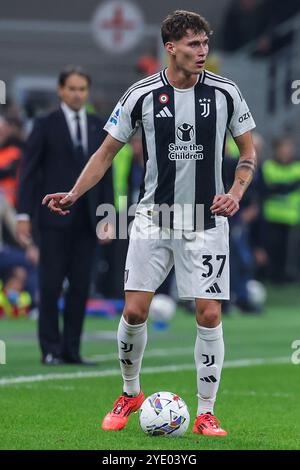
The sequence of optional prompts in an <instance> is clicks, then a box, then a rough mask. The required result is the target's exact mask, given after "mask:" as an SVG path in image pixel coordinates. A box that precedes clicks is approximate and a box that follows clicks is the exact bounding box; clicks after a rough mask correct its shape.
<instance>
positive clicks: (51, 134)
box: [18, 109, 113, 231]
mask: <svg viewBox="0 0 300 470" xmlns="http://www.w3.org/2000/svg"><path fill="white" fill-rule="evenodd" d="M87 128H88V157H87V158H89V157H90V156H91V155H92V154H93V153H94V152H95V151H96V150H97V148H98V147H99V146H100V144H101V143H102V141H103V140H104V138H105V136H106V132H105V131H104V130H103V122H102V121H101V120H100V119H99V118H98V117H97V116H95V115H90V114H88V115H87ZM81 170H82V166H81V165H80V163H79V161H78V158H77V157H76V154H75V150H74V146H73V142H72V138H71V135H70V132H69V128H68V125H67V122H66V119H65V116H64V113H63V111H62V110H61V109H58V110H56V111H53V112H51V113H50V114H48V115H47V116H44V117H41V118H38V119H37V120H36V122H35V125H34V128H33V130H32V132H31V134H30V136H29V138H28V140H27V143H26V146H25V151H24V155H23V158H22V162H21V172H20V183H19V195H18V213H19V214H28V215H29V216H30V217H31V218H35V217H37V218H36V220H37V226H38V228H39V229H43V228H44V229H45V228H56V229H58V228H63V227H67V226H69V225H70V224H71V223H72V221H73V218H74V216H75V213H76V211H77V210H79V207H83V204H82V203H80V204H78V203H76V204H74V207H71V213H70V214H69V215H68V216H66V217H59V216H57V215H55V214H53V213H51V212H50V211H49V209H48V208H47V207H45V206H42V205H41V202H42V198H43V196H45V195H46V194H48V193H56V192H65V191H69V190H70V189H71V188H72V187H73V185H74V183H75V181H76V179H77V178H78V176H79V174H80V172H81ZM81 200H86V204H87V206H88V212H89V221H90V228H91V230H93V231H95V226H96V223H97V222H98V221H99V218H97V217H96V208H97V206H98V205H99V204H102V203H110V204H113V183H112V171H111V169H109V170H108V171H107V173H106V175H105V176H104V178H103V179H102V180H101V182H100V183H99V184H97V185H96V186H94V187H93V188H92V189H91V190H90V191H88V193H87V194H85V195H84V196H82V198H81Z"/></svg>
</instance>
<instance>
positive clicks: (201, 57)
mask: <svg viewBox="0 0 300 470" xmlns="http://www.w3.org/2000/svg"><path fill="white" fill-rule="evenodd" d="M208 43H209V39H208V36H207V34H206V33H205V32H204V31H203V33H198V34H195V33H193V31H191V30H190V29H188V30H187V33H186V35H185V36H184V37H183V38H181V39H180V40H179V41H173V42H172V43H168V44H172V48H168V50H169V52H170V53H171V55H172V56H173V57H174V58H175V61H176V66H177V68H178V69H181V70H182V71H184V72H185V73H188V74H199V73H201V72H202V70H203V68H204V65H205V61H206V58H207V55H208V50H209V46H208Z"/></svg>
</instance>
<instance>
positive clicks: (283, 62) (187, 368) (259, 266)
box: [0, 0, 300, 449]
mask: <svg viewBox="0 0 300 470" xmlns="http://www.w3.org/2000/svg"><path fill="white" fill-rule="evenodd" d="M181 8H184V9H186V10H191V11H196V12H199V13H201V14H202V15H204V16H205V17H207V18H208V20H209V21H210V23H211V25H212V28H213V30H214V35H213V38H212V40H211V52H210V59H209V61H208V65H207V67H208V68H209V69H210V70H212V71H213V72H215V73H218V74H220V75H223V76H226V77H228V78H230V79H232V80H234V81H236V82H237V83H238V85H239V86H240V88H241V89H242V91H243V94H244V95H245V97H246V99H247V102H248V104H249V107H250V109H251V111H252V113H253V116H254V119H255V121H256V124H257V129H256V130H255V133H254V138H255V144H256V148H257V152H258V157H259V170H258V172H257V176H256V178H255V181H254V183H253V185H252V187H251V188H250V190H249V191H248V193H247V195H246V197H245V199H244V201H243V203H242V206H241V210H240V212H239V215H237V216H236V217H234V218H233V220H232V221H231V245H232V246H231V249H232V263H231V271H232V272H231V276H232V301H231V302H230V303H227V304H225V305H224V314H225V317H224V324H225V335H227V336H225V340H226V344H227V357H226V359H227V360H228V368H227V369H225V370H224V375H223V377H224V385H222V388H221V392H220V398H219V402H220V405H219V410H221V415H222V416H224V420H225V421H226V419H227V422H226V425H228V427H229V428H230V427H232V429H233V436H232V437H230V438H229V439H228V441H227V443H226V444H224V443H217V444H216V443H211V442H209V443H208V441H206V440H205V441H201V443H200V442H199V439H198V438H196V437H195V436H192V435H191V434H190V435H189V436H188V438H184V440H183V441H181V444H178V443H176V444H172V445H173V448H178V449H179V448H185V449H189V448H190V449H194V448H195V449H196V448H199V446H201V448H260V449H262V448H275V449H276V448H290V449H291V448H298V449H299V448H300V446H299V441H298V442H297V440H296V439H295V435H296V433H298V434H299V431H300V429H299V424H297V419H296V414H297V413H298V415H299V409H298V410H297V411H296V407H297V400H298V401H299V378H297V373H298V369H297V368H296V367H295V364H297V363H298V362H300V361H299V360H298V356H295V355H294V360H293V362H294V364H292V360H291V357H292V354H293V351H294V350H293V346H292V344H296V345H295V347H294V349H296V347H297V344H298V343H295V341H297V340H300V329H299V324H300V322H299V313H300V289H299V281H300V153H299V144H300V133H299V117H300V103H299V101H300V99H299V98H300V96H299V95H300V94H299V93H298V94H297V88H298V89H299V87H300V61H299V53H300V4H299V2H298V1H294V0H285V1H284V2H278V1H275V0H210V1H201V2H200V1H199V2H196V1H195V0H194V1H193V0H185V1H184V2H182V1H181V2H180V1H179V0H172V1H171V0H165V1H164V2H159V1H157V0H152V1H151V2H144V1H138V0H136V1H135V2H131V1H130V0H127V1H126V2H125V1H124V2H123V1H102V2H101V1H97V0H88V1H86V2H84V4H83V2H81V1H74V0H72V1H70V0H65V1H64V2H59V1H58V0H52V2H43V3H41V2H40V1H38V0H27V1H26V2H21V1H18V0H10V1H9V2H2V5H1V17H0V44H1V47H0V64H1V66H0V80H2V81H4V82H5V84H6V99H5V100H4V99H2V97H1V105H0V340H2V341H4V342H5V343H6V362H7V363H6V365H4V364H2V365H0V395H1V397H2V398H1V400H2V403H3V406H1V411H0V415H2V416H1V422H3V423H4V426H1V430H0V436H1V438H0V448H2V449H22V448H24V449H25V448H32V449H38V448H102V449H108V448H110V449H114V448H116V449H125V448H160V447H159V446H160V445H161V444H160V443H155V446H157V447H153V446H154V444H153V442H152V441H151V442H149V440H148V439H147V438H146V437H144V436H139V438H136V437H134V438H133V437H132V436H135V434H136V433H132V435H131V437H130V432H131V431H130V430H133V429H134V430H136V432H137V421H136V422H134V423H133V424H132V425H131V426H132V427H131V428H130V427H129V428H128V430H127V429H126V433H125V434H124V435H125V436H126V439H127V441H126V443H125V441H124V440H122V439H121V440H120V438H118V439H116V438H114V437H109V438H108V437H104V435H103V433H102V432H101V431H100V430H99V422H100V419H101V417H102V416H103V414H104V412H105V410H106V408H107V407H109V405H110V398H111V397H110V390H111V389H112V387H114V388H115V389H116V390H117V389H118V386H119V385H118V384H119V379H118V377H115V375H117V373H118V371H117V362H116V358H117V356H116V354H115V331H116V325H117V321H118V317H119V315H120V313H121V311H122V306H123V294H122V279H123V270H124V261H125V254H126V248H127V242H126V241H122V240H114V241H113V243H112V244H111V245H109V246H104V247H100V246H99V249H98V253H97V257H96V259H95V266H94V275H93V281H92V284H91V291H90V300H89V302H88V305H87V315H88V317H89V318H88V319H87V322H86V333H85V335H84V338H83V350H84V352H85V353H86V355H89V356H91V357H96V358H98V360H99V367H98V369H96V370H95V372H90V373H87V372H85V373H84V374H85V375H84V374H83V375H82V376H80V368H79V367H76V366H73V367H70V366H66V368H65V369H59V370H58V369H55V373H53V374H52V370H51V374H50V372H49V370H45V368H43V367H42V366H41V365H40V362H39V361H40V358H39V353H38V346H37V342H36V339H35V330H36V319H37V316H38V291H37V289H36V281H35V276H36V270H37V257H36V253H26V254H25V253H24V255H27V256H28V257H29V260H30V263H31V266H30V267H28V268H26V269H25V270H24V267H23V268H22V267H20V266H19V265H18V263H16V265H15V266H14V267H13V269H12V268H11V267H10V269H9V270H7V269H6V268H5V264H3V263H2V262H1V256H2V255H1V253H2V250H4V249H7V247H9V248H12V249H13V248H14V249H16V250H19V249H20V248H19V246H18V243H17V242H16V240H15V239H14V224H15V203H16V193H17V185H18V169H19V164H20V161H21V158H22V151H23V148H24V143H25V142H26V138H27V136H28V134H29V133H30V131H31V129H32V125H33V121H34V119H35V117H37V116H40V115H41V114H43V113H46V112H48V111H49V110H51V109H54V108H55V106H57V104H58V101H57V95H56V86H57V76H58V73H59V71H60V70H61V69H62V68H64V67H65V66H66V65H67V64H79V65H81V66H82V67H83V68H84V69H86V70H87V72H88V73H90V75H91V76H92V80H93V86H92V92H91V98H90V103H89V105H88V111H89V112H92V113H94V112H95V113H98V114H100V116H102V117H103V118H104V119H106V118H107V117H108V116H109V114H110V112H111V110H112V108H113V106H114V104H115V103H116V101H117V100H118V98H119V97H120V96H121V95H122V94H123V92H124V91H125V90H126V88H128V86H129V85H130V84H132V83H133V82H135V81H137V80H138V79H140V78H142V77H144V76H147V75H151V74H152V73H155V72H156V71H157V70H159V69H160V68H162V67H164V66H165V65H166V57H165V54H164V50H163V48H162V46H161V40H160V23H161V21H162V19H163V18H164V17H165V16H166V15H167V14H168V13H169V12H171V11H173V10H175V9H181ZM297 81H298V82H297ZM141 152H142V151H141V138H140V136H139V135H137V136H135V137H134V138H133V140H132V142H131V143H130V144H129V145H128V146H127V147H126V150H125V151H124V152H123V154H122V155H120V158H119V159H118V158H116V160H115V162H114V167H113V174H114V189H115V205H116V208H117V210H118V211H119V212H122V210H123V208H122V206H121V205H120V204H119V199H118V198H119V196H124V195H126V196H128V198H129V201H130V202H135V201H136V198H137V193H138V189H139V185H140V182H141V178H142V174H143V169H142V161H143V159H142V153H141ZM237 157H238V155H237V150H236V147H235V145H234V142H233V141H232V140H231V138H230V136H228V141H227V147H226V164H225V166H226V173H227V179H228V184H230V181H231V179H232V177H233V173H234V168H235V165H236V161H237ZM124 159H125V162H126V163H125V167H124ZM121 162H123V163H121ZM64 189H67V188H62V190H64ZM37 203H38V201H37ZM36 236H37V239H38V233H37V234H36ZM66 285H67V280H66ZM11 286H14V288H13V290H14V292H15V294H14V296H12V295H9V291H10V288H11ZM159 292H160V293H162V294H164V295H167V296H169V297H172V298H173V299H174V300H175V302H177V313H176V315H175V317H174V318H173V320H172V321H171V322H170V323H167V322H165V321H164V320H165V319H164V316H163V312H162V318H159V321H158V322H157V321H155V320H153V321H152V323H151V337H150V342H149V345H148V349H149V352H148V357H147V355H146V358H145V367H146V369H147V372H146V373H145V376H144V380H145V392H146V393H147V392H149V393H147V394H150V393H152V392H154V391H155V390H156V389H163V388H167V389H171V388H174V390H175V391H176V392H177V393H178V394H182V395H183V398H184V399H185V400H186V401H187V402H188V403H193V401H195V393H196V391H195V390H194V388H195V386H194V385H193V383H194V382H193V381H194V375H193V374H194V373H193V371H192V348H193V344H192V343H193V341H192V343H191V342H190V338H191V336H192V337H193V334H194V333H193V331H194V330H193V328H194V320H193V318H192V315H191V312H192V310H193V305H191V304H189V303H181V302H178V299H177V293H176V286H175V285H174V278H173V276H172V274H171V276H170V277H169V278H168V280H167V281H166V282H165V283H164V285H163V286H162V288H161V289H160V291H159ZM63 294H64V292H62V299H61V302H62V304H63ZM151 341H152V344H151ZM299 343H300V341H299ZM178 344H180V348H181V349H180V348H178V347H177V345H178ZM175 346H176V347H175ZM298 347H299V344H298ZM184 350H185V352H183V351H184ZM2 359H3V358H2ZM238 360H244V363H242V362H238ZM235 361H236V362H235ZM247 361H248V362H247ZM2 362H4V361H3V360H2ZM113 364H115V365H114V366H113ZM158 365H159V366H160V367H162V369H161V370H160V372H163V373H160V374H158V372H159V371H158V369H157V367H158ZM174 366H178V370H177V369H176V368H175V369H172V367H174ZM181 366H182V368H181ZM112 367H115V369H116V370H115V369H114V368H113V369H112ZM163 367H164V368H163ZM244 367H245V369H244ZM76 374H78V375H77V376H76ZM89 374H90V375H89ZM93 374H94V375H93ZM298 375H299V374H298ZM46 376H48V377H46ZM43 377H44V378H43ZM79 378H81V380H78V379H79ZM279 378H280V380H279ZM95 382H96V383H95ZM234 383H235V384H237V386H236V387H234V386H233V384H234ZM191 390H194V391H193V392H191ZM172 391H173V390H172ZM189 394H190V397H189ZM70 397H71V398H72V399H71V400H70ZM85 402H88V404H87V405H86V406H83V405H82V403H85ZM283 402H284V403H283ZM70 403H72V405H71V407H70ZM68 408H69V409H68ZM95 408H97V410H98V411H95ZM282 412H285V413H287V414H290V417H291V420H292V422H293V425H292V426H290V425H289V426H288V424H286V427H285V428H284V429H283V428H282V426H284V425H285V423H281V424H280V426H279V424H278V421H277V419H276V417H278V416H279V414H280V413H282ZM97 413H98V414H99V416H97V419H95V415H97ZM62 414H66V417H65V419H63V420H62V421H61V420H60V418H61V416H62ZM36 418H37V419H36ZM78 419H80V426H78ZM236 419H237V420H238V424H237V425H236ZM266 420H267V422H268V423H270V425H269V426H267V425H266ZM286 421H287V423H288V421H289V420H288V419H287V420H286ZM257 422H258V423H259V424H260V426H261V427H260V429H261V432H260V434H259V437H258V435H257V434H256V427H257ZM299 422H300V420H299V416H298V423H299ZM83 423H84V424H83ZM245 423H246V424H245ZM81 425H82V426H81ZM46 426H47V430H46V429H45V428H46ZM78 427H79V429H77V430H76V429H75V428H78ZM82 428H83V429H84V437H83V434H82ZM74 429H75V431H74ZM234 430H236V431H237V432H238V433H239V436H237V434H236V435H235V434H234ZM255 434H256V435H255ZM38 435H43V436H45V439H44V440H43V441H41V440H39V438H38V437H37V436H38ZM203 442H205V444H203ZM167 445H168V446H170V448H172V447H171V444H167ZM164 446H165V448H166V444H165V443H164ZM180 446H182V447H180ZM162 448H163V447H162Z"/></svg>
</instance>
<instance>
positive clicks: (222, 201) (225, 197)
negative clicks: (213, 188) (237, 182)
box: [210, 193, 240, 217]
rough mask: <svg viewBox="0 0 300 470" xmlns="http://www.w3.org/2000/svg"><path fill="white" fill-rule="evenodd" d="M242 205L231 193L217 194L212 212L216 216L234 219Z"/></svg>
mask: <svg viewBox="0 0 300 470" xmlns="http://www.w3.org/2000/svg"><path fill="white" fill-rule="evenodd" d="M239 208H240V205H239V201H238V198H237V197H236V196H234V195H233V194H231V193H227V194H217V195H216V196H215V197H214V200H213V205H212V206H211V207H210V210H211V211H212V213H213V214H214V215H222V216H223V217H232V216H233V215H234V214H236V213H237V211H238V210H239Z"/></svg>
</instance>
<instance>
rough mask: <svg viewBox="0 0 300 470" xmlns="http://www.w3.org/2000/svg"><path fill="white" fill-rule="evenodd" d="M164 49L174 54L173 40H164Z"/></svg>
mask: <svg viewBox="0 0 300 470" xmlns="http://www.w3.org/2000/svg"><path fill="white" fill-rule="evenodd" d="M165 49H166V50H167V52H169V54H171V55H175V44H174V43H173V42H166V44H165Z"/></svg>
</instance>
